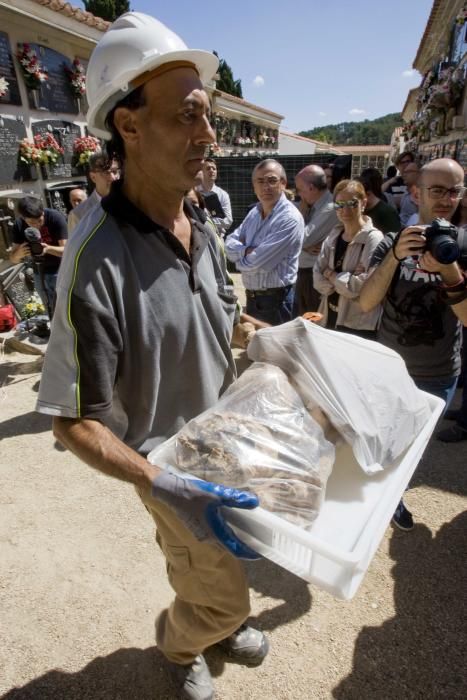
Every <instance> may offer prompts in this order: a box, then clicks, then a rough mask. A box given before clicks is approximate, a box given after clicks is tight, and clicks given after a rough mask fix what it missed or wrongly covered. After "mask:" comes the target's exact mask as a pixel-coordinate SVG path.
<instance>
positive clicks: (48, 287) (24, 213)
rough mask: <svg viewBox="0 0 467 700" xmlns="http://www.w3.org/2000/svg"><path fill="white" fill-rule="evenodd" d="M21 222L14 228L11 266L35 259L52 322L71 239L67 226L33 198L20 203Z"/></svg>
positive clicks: (39, 287) (40, 290)
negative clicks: (66, 250)
mask: <svg viewBox="0 0 467 700" xmlns="http://www.w3.org/2000/svg"><path fill="white" fill-rule="evenodd" d="M18 213H19V218H18V219H16V221H15V224H14V226H13V232H12V234H13V247H12V249H11V252H10V258H9V259H10V262H12V263H15V264H17V263H19V262H21V261H22V260H24V258H27V257H29V256H31V255H32V259H33V267H34V284H35V287H36V290H37V292H38V294H39V296H40V298H41V300H42V303H43V304H44V306H45V308H46V309H47V311H48V314H49V318H52V313H53V308H54V297H55V286H56V283H57V274H58V268H59V266H60V259H61V257H62V255H63V249H64V247H65V243H66V240H67V238H68V229H67V222H66V219H65V217H64V216H63V214H61V213H60V212H59V211H55V209H44V206H43V204H42V202H41V200H40V199H38V198H37V197H33V196H27V197H23V198H22V199H20V200H19V201H18Z"/></svg>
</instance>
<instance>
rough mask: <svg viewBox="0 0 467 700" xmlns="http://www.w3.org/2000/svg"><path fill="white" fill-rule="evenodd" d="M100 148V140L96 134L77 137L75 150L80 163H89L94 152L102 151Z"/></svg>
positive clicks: (74, 144)
mask: <svg viewBox="0 0 467 700" xmlns="http://www.w3.org/2000/svg"><path fill="white" fill-rule="evenodd" d="M100 148H101V144H100V141H99V139H96V138H95V137H94V136H79V137H78V138H77V139H75V141H74V143H73V151H74V153H75V156H76V160H77V163H78V165H87V164H88V163H89V158H90V157H91V156H92V154H93V153H96V151H100Z"/></svg>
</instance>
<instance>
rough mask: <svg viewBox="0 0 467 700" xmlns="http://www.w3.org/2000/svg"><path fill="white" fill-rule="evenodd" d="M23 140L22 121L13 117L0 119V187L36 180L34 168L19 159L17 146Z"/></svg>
mask: <svg viewBox="0 0 467 700" xmlns="http://www.w3.org/2000/svg"><path fill="white" fill-rule="evenodd" d="M24 138H26V127H25V126H24V123H23V121H20V120H18V119H16V118H14V117H11V118H10V117H1V118H0V187H1V186H5V185H13V183H15V182H19V181H21V180H35V179H37V172H36V169H35V167H34V168H32V167H30V166H28V165H27V164H26V163H22V162H21V161H20V159H19V144H20V142H21V141H22V140H23V139H24Z"/></svg>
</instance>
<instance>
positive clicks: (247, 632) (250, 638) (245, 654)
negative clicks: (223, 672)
mask: <svg viewBox="0 0 467 700" xmlns="http://www.w3.org/2000/svg"><path fill="white" fill-rule="evenodd" d="M217 646H219V647H221V649H223V650H224V651H225V652H226V653H227V654H228V655H229V656H230V657H231V658H232V659H233V660H234V661H238V663H241V664H245V665H246V666H259V664H260V663H262V661H263V659H264V658H265V657H266V655H267V653H268V651H269V642H268V638H267V637H266V635H264V634H263V633H262V632H260V631H259V630H255V629H254V628H253V627H249V626H248V625H246V624H243V625H241V626H240V627H239V628H238V630H237V631H236V632H234V633H233V634H231V635H230V637H227V639H223V640H222V642H218V643H217Z"/></svg>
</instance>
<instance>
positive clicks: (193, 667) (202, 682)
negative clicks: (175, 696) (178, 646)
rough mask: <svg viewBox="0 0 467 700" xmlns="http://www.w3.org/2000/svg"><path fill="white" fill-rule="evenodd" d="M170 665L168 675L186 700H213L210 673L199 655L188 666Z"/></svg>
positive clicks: (202, 657)
mask: <svg viewBox="0 0 467 700" xmlns="http://www.w3.org/2000/svg"><path fill="white" fill-rule="evenodd" d="M169 663H170V674H171V676H172V679H173V680H174V682H175V683H176V685H177V689H180V690H181V693H182V695H181V697H182V698H185V699H186V700H213V698H214V686H213V684H212V678H211V672H210V671H209V668H208V665H207V663H206V661H205V660H204V656H202V655H201V654H200V655H199V656H197V657H196V659H195V660H194V661H193V663H191V664H188V666H182V664H174V663H172V662H169Z"/></svg>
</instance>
